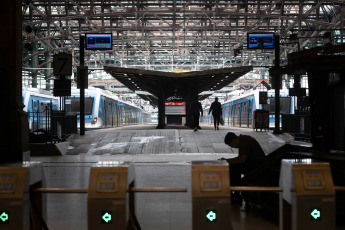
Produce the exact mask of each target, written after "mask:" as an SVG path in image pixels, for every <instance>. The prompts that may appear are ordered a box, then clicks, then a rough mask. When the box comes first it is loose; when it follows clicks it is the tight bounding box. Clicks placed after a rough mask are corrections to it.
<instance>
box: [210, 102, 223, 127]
mask: <svg viewBox="0 0 345 230" xmlns="http://www.w3.org/2000/svg"><path fill="white" fill-rule="evenodd" d="M211 111H212V116H213V122H214V130H219V122H220V117H221V116H222V105H221V104H220V102H218V97H216V98H215V99H214V102H212V104H211V107H210V110H209V112H208V114H210V113H211Z"/></svg>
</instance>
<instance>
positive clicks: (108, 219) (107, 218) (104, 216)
mask: <svg viewBox="0 0 345 230" xmlns="http://www.w3.org/2000/svg"><path fill="white" fill-rule="evenodd" d="M111 219H112V218H111V212H102V223H105V224H110V223H111Z"/></svg>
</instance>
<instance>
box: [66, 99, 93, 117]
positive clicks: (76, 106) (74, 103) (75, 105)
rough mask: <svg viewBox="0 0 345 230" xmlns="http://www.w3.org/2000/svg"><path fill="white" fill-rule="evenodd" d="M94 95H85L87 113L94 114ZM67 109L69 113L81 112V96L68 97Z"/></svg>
mask: <svg viewBox="0 0 345 230" xmlns="http://www.w3.org/2000/svg"><path fill="white" fill-rule="evenodd" d="M93 100H94V98H93V97H85V115H91V114H92V108H93ZM65 110H66V112H67V113H76V114H79V113H80V98H79V97H71V98H67V99H66V101H65Z"/></svg>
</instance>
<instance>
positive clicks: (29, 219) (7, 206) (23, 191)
mask: <svg viewBox="0 0 345 230" xmlns="http://www.w3.org/2000/svg"><path fill="white" fill-rule="evenodd" d="M43 178H44V177H43V167H42V163H40V162H29V163H18V164H12V165H8V166H1V167H0V229H3V230H7V229H16V230H17V229H18V230H21V229H22V230H28V229H42V228H45V227H46V225H45V222H44V219H43V218H44V217H46V197H45V196H44V195H42V194H30V190H32V189H35V188H38V187H42V185H44V179H43Z"/></svg>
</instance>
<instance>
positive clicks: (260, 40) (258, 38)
mask: <svg viewBox="0 0 345 230" xmlns="http://www.w3.org/2000/svg"><path fill="white" fill-rule="evenodd" d="M247 49H274V33H247Z"/></svg>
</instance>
